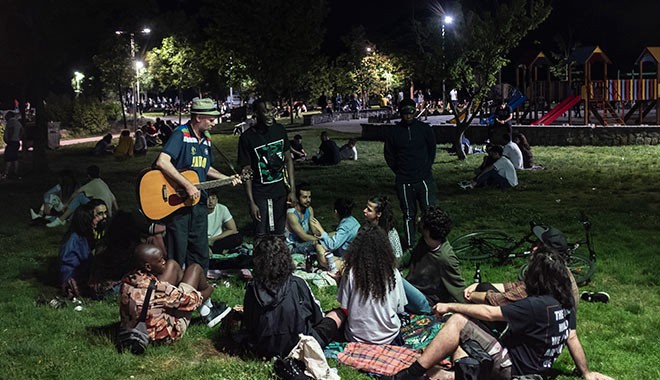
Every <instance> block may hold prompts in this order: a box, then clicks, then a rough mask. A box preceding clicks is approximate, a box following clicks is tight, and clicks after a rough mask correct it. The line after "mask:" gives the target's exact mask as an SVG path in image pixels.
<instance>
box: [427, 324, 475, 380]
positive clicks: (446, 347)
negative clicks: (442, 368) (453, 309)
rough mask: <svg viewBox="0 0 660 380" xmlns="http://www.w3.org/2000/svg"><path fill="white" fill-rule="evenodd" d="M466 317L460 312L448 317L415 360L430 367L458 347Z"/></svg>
mask: <svg viewBox="0 0 660 380" xmlns="http://www.w3.org/2000/svg"><path fill="white" fill-rule="evenodd" d="M467 321H468V319H467V318H466V317H464V316H463V315H461V314H454V315H452V316H451V318H449V320H448V321H447V324H446V325H445V327H443V328H442V330H440V332H439V333H438V335H436V337H435V338H433V340H432V341H431V344H429V345H428V346H427V347H426V349H424V353H423V354H422V356H420V357H419V358H418V359H417V361H418V362H419V364H421V365H422V367H424V368H427V369H428V368H431V367H432V366H433V365H435V364H436V363H439V362H440V360H442V359H444V358H446V357H447V356H448V355H450V354H453V353H454V352H455V351H456V349H457V348H458V344H459V337H460V334H461V330H463V327H465V324H466V323H467Z"/></svg>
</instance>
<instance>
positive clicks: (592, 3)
mask: <svg viewBox="0 0 660 380" xmlns="http://www.w3.org/2000/svg"><path fill="white" fill-rule="evenodd" d="M438 2H439V3H440V4H445V2H442V1H438V0H408V1H406V0H399V1H392V0H381V1H374V0H332V1H331V11H330V14H329V17H328V24H327V32H328V33H327V36H326V43H325V44H324V47H325V48H326V49H327V50H329V51H334V50H336V49H339V48H340V47H341V42H339V36H341V35H342V34H343V33H345V32H346V31H347V30H348V29H350V27H351V26H352V25H359V24H363V25H365V27H366V28H367V34H368V36H369V37H372V38H373V39H376V36H377V35H387V33H389V32H390V31H389V30H390V29H391V25H392V24H393V23H395V22H405V20H407V19H409V18H410V16H411V14H412V9H413V7H414V8H416V14H417V15H418V16H421V15H422V14H424V13H425V10H426V9H428V8H429V4H433V3H438ZM552 3H553V11H552V13H551V15H550V17H548V19H546V21H545V22H544V23H543V24H541V26H540V27H539V28H538V29H537V30H536V31H533V32H532V33H531V34H530V35H529V36H527V37H526V38H525V40H523V43H522V44H521V47H520V48H519V49H516V51H515V52H513V53H512V57H511V58H512V61H513V62H514V63H515V62H516V59H517V58H518V59H519V57H517V56H516V54H517V55H518V56H523V55H525V54H524V53H527V52H529V51H539V50H544V51H546V52H548V51H550V50H555V49H556V44H555V42H554V41H553V37H554V36H555V35H556V34H561V35H563V36H564V38H568V35H569V33H570V31H571V30H572V33H573V39H574V40H575V41H577V42H579V43H580V44H581V45H582V46H592V45H600V46H601V47H602V48H603V50H604V51H605V53H606V54H607V55H608V56H609V57H610V59H611V60H612V61H613V63H614V67H613V69H614V70H616V69H617V68H620V69H621V70H622V72H623V71H624V70H626V71H628V70H630V69H631V68H633V67H634V62H635V60H636V59H637V57H638V56H639V54H640V53H641V52H642V50H643V48H644V47H646V46H660V22H659V20H658V17H660V0H632V1H630V0H629V1H623V0H555V1H553V2H552ZM446 4H450V2H446ZM445 10H446V11H447V12H449V11H450V9H449V6H448V5H447V6H446V9H445Z"/></svg>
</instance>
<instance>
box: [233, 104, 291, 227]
mask: <svg viewBox="0 0 660 380" xmlns="http://www.w3.org/2000/svg"><path fill="white" fill-rule="evenodd" d="M252 109H253V110H254V113H255V117H256V119H257V123H256V124H255V125H254V126H253V127H252V128H250V129H248V130H247V131H245V132H244V133H243V134H241V137H240V138H239V140H238V167H240V168H241V169H242V170H244V171H245V170H246V169H248V168H251V169H252V172H253V173H254V178H253V179H251V180H247V181H245V192H246V195H247V198H248V205H249V207H250V215H252V219H253V220H254V222H255V235H256V236H255V237H256V238H257V239H261V238H263V237H264V236H267V235H278V236H282V237H283V236H284V226H285V224H286V210H287V198H288V202H289V204H290V205H289V207H294V206H295V204H296V180H295V176H294V172H293V160H292V159H291V151H290V149H291V148H290V145H289V138H288V137H287V134H286V129H284V127H283V126H282V125H280V124H278V123H276V122H275V118H274V117H273V113H272V111H273V106H272V104H270V103H269V102H266V101H264V100H263V99H257V100H255V101H254V103H252ZM285 171H286V174H287V179H288V186H289V188H288V189H287V184H285V181H284V179H285Z"/></svg>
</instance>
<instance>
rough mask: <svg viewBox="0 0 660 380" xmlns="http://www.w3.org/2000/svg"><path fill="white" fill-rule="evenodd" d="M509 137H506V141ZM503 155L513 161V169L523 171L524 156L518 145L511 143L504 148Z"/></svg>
mask: <svg viewBox="0 0 660 380" xmlns="http://www.w3.org/2000/svg"><path fill="white" fill-rule="evenodd" d="M508 138H509V135H504V139H508ZM502 155H503V156H505V157H506V158H508V159H509V161H511V163H512V164H513V167H514V168H516V169H523V154H522V152H521V151H520V148H518V145H516V143H514V142H513V141H509V142H507V143H506V145H504V146H503V150H502Z"/></svg>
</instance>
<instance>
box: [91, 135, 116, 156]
mask: <svg viewBox="0 0 660 380" xmlns="http://www.w3.org/2000/svg"><path fill="white" fill-rule="evenodd" d="M111 142H112V134H110V133H108V134H106V135H105V136H103V138H102V139H101V140H99V141H98V142H97V143H96V145H94V149H93V150H92V154H93V155H94V156H103V155H106V154H112V152H113V149H112V145H110V143H111Z"/></svg>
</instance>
